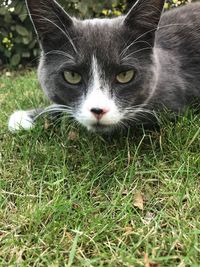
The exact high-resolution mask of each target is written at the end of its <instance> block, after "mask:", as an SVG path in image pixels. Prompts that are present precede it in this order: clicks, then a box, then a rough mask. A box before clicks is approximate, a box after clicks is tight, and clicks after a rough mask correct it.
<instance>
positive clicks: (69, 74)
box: [64, 71, 82, 85]
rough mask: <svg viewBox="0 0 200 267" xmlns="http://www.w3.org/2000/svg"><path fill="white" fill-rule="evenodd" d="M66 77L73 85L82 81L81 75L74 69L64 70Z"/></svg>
mask: <svg viewBox="0 0 200 267" xmlns="http://www.w3.org/2000/svg"><path fill="white" fill-rule="evenodd" d="M64 78H65V80H66V81H67V82H68V83H70V84H73V85H76V84H79V83H80V82H81V81H82V77H81V75H80V74H78V73H77V72H74V71H64Z"/></svg>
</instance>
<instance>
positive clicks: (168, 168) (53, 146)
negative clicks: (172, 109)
mask: <svg viewBox="0 0 200 267" xmlns="http://www.w3.org/2000/svg"><path fill="white" fill-rule="evenodd" d="M38 88H39V85H38V82H37V79H36V75H35V73H34V72H29V73H25V74H12V76H11V77H7V76H6V75H1V77H0V121H1V124H0V178H1V179H0V205H1V208H0V266H20V267H21V266H54V267H56V266H68V267H69V266H98V267H100V266H114V267H118V266H119V267H123V266H129V267H133V266H136V267H137V266H145V267H153V266H154V267H158V266H170V267H173V266H179V267H185V266H200V240H199V239H200V184H199V178H200V154H199V152H200V131H199V129H200V115H192V114H189V115H188V116H185V117H183V118H180V120H179V121H178V122H177V123H176V124H173V123H170V122H168V123H166V124H165V126H163V128H162V129H161V131H160V132H153V131H152V132H151V131H146V132H144V131H142V130H141V131H139V132H137V133H136V134H135V135H132V136H131V135H130V136H124V135H122V134H119V136H118V137H112V138H105V137H102V136H99V135H95V134H91V133H88V132H87V131H86V130H85V129H83V128H81V127H80V126H77V125H76V124H73V123H70V122H66V121H65V123H64V122H63V123H61V124H60V125H57V127H54V126H50V127H44V121H43V119H41V120H40V121H39V122H38V125H37V127H36V128H35V129H33V130H32V131H30V132H25V131H24V132H21V133H17V134H11V133H9V132H8V130H7V120H8V117H9V115H10V114H11V113H12V112H13V111H14V110H16V109H28V108H32V107H36V106H43V105H45V102H47V101H46V100H44V97H43V94H42V92H41V91H40V90H39V89H38ZM46 126H47V125H46ZM44 128H47V129H44ZM72 135H74V136H75V138H72ZM72 139H73V140H72ZM142 204H143V207H142ZM138 206H139V207H138Z"/></svg>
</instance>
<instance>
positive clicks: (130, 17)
mask: <svg viewBox="0 0 200 267" xmlns="http://www.w3.org/2000/svg"><path fill="white" fill-rule="evenodd" d="M164 3H165V0H137V1H136V3H135V4H134V5H133V7H132V8H131V9H130V11H129V12H128V14H127V15H126V16H125V19H124V23H125V25H127V26H128V27H130V28H136V29H137V28H139V29H140V30H144V31H152V33H153V32H154V31H156V29H157V26H158V23H159V20H160V17H161V14H162V10H163V6H164Z"/></svg>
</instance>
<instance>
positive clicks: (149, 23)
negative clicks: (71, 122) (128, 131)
mask: <svg viewBox="0 0 200 267" xmlns="http://www.w3.org/2000/svg"><path fill="white" fill-rule="evenodd" d="M36 2H37V3H36ZM144 2H148V4H147V3H146V4H145V3H144ZM149 2H151V4H149ZM152 4H153V8H152ZM27 5H28V7H29V10H30V14H31V15H32V19H33V22H34V25H35V27H36V29H37V32H38V35H39V38H40V43H41V48H42V50H43V52H42V57H41V62H40V66H39V71H38V74H39V80H40V82H41V85H42V88H43V90H44V91H45V93H46V94H47V95H48V97H49V98H50V99H51V100H52V101H54V102H55V103H57V104H61V105H63V106H60V109H65V110H66V111H68V113H69V114H70V115H71V116H72V117H73V118H75V119H76V120H77V121H78V122H80V123H81V124H83V125H84V126H86V127H87V128H88V129H89V130H94V131H97V130H103V131H107V130H111V129H114V128H116V127H117V126H122V125H123V126H124V125H128V124H130V123H132V122H134V121H137V119H138V118H139V116H140V114H141V112H142V111H143V110H144V109H145V106H146V104H148V102H149V100H150V98H151V97H152V94H153V92H154V83H155V79H156V75H155V67H154V59H153V49H152V47H153V44H154V37H155V36H154V35H155V29H156V26H157V23H158V21H159V17H160V12H158V11H161V10H162V5H163V1H155V0H154V1H139V3H138V4H137V5H136V6H135V7H133V9H132V10H131V11H130V12H129V14H128V15H127V16H123V17H119V18H114V19H93V20H83V21H80V20H77V19H72V18H70V17H69V16H68V15H67V14H66V13H65V12H64V11H63V10H62V9H61V8H60V6H59V5H58V4H57V3H56V2H54V1H50V0H40V1H33V0H28V1H27ZM145 6H147V8H148V10H146V11H145V12H144V7H145ZM158 8H159V9H158ZM147 11H148V12H150V11H151V12H150V13H151V15H152V16H154V17H153V19H152V18H151V16H150V15H149V13H146V12H147ZM139 17H141V20H142V22H140V21H139V19H140V18H139Z"/></svg>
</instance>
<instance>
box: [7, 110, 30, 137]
mask: <svg viewBox="0 0 200 267" xmlns="http://www.w3.org/2000/svg"><path fill="white" fill-rule="evenodd" d="M33 127H34V120H33V119H32V118H31V117H30V116H29V113H28V112H26V111H23V110H19V111H15V112H14V113H13V114H12V115H11V116H10V118H9V121H8V129H9V131H11V132H16V131H19V130H23V129H24V130H29V129H32V128H33Z"/></svg>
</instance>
